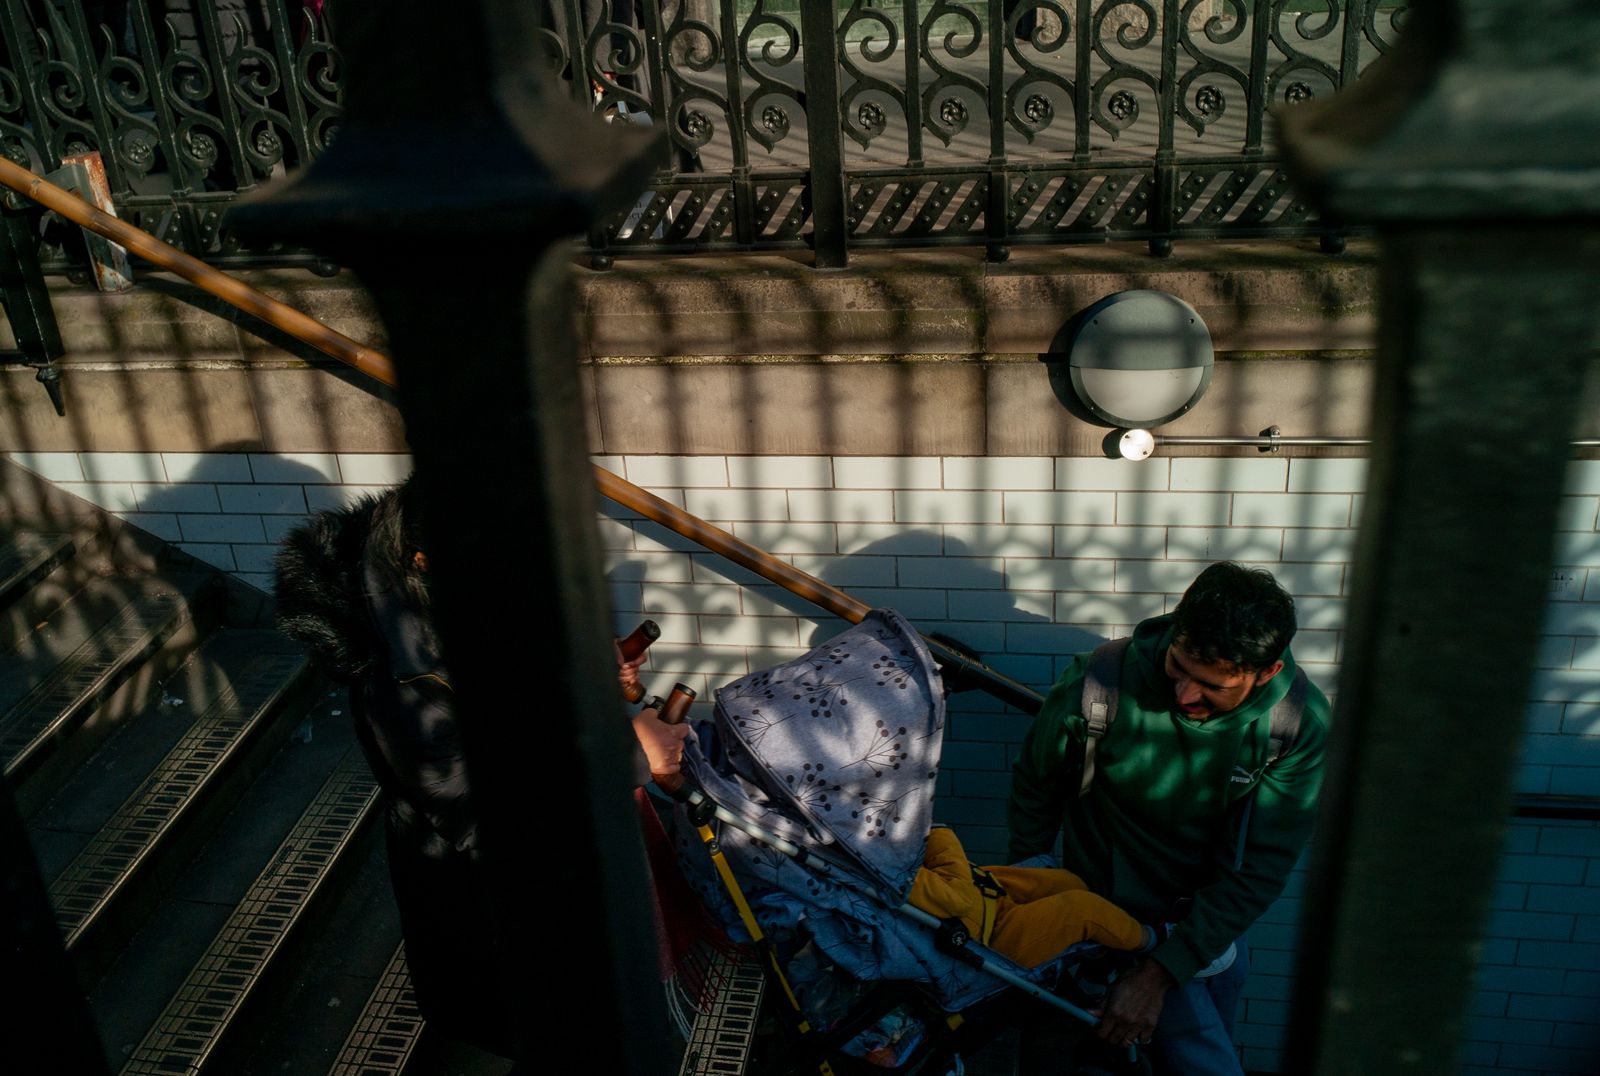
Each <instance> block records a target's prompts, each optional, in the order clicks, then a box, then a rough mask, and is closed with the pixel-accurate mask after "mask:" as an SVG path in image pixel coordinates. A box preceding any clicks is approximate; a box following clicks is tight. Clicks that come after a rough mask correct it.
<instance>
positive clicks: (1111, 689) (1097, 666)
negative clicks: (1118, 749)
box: [1078, 637, 1133, 796]
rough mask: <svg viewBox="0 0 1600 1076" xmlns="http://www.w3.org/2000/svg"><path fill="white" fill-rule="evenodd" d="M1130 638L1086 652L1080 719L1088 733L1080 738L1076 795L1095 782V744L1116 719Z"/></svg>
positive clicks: (1087, 789) (1081, 793)
mask: <svg viewBox="0 0 1600 1076" xmlns="http://www.w3.org/2000/svg"><path fill="white" fill-rule="evenodd" d="M1132 642H1133V639H1132V637H1128V638H1123V639H1112V640H1111V641H1110V642H1108V643H1101V644H1100V645H1099V646H1097V647H1095V648H1094V652H1093V653H1091V654H1090V655H1089V661H1088V664H1087V666H1086V667H1085V669H1084V673H1083V720H1084V721H1085V722H1086V723H1087V725H1088V735H1086V736H1085V737H1084V740H1083V765H1082V766H1081V767H1080V772H1081V773H1082V775H1083V777H1082V780H1081V781H1080V782H1079V784H1078V795H1080V796H1081V795H1083V794H1084V793H1085V792H1088V791H1089V785H1090V784H1091V783H1093V781H1094V745H1095V742H1096V741H1097V740H1099V739H1100V737H1102V736H1104V735H1105V734H1106V733H1107V732H1110V731H1111V723H1112V722H1113V721H1115V720H1116V719H1117V704H1118V702H1119V701H1120V695H1121V686H1122V656H1123V655H1124V654H1126V653H1127V652H1128V645H1129V644H1130V643H1132Z"/></svg>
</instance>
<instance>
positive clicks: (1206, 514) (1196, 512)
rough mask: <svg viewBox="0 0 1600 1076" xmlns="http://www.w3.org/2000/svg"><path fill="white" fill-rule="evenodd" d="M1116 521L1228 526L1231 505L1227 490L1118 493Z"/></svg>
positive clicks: (1176, 525) (1165, 524) (1179, 525)
mask: <svg viewBox="0 0 1600 1076" xmlns="http://www.w3.org/2000/svg"><path fill="white" fill-rule="evenodd" d="M1116 496H1117V522H1118V523H1130V524H1134V525H1143V526H1163V527H1165V526H1172V527H1210V526H1218V525H1221V526H1226V525H1227V523H1228V515H1229V512H1230V510H1231V507H1232V503H1233V501H1232V496H1233V495H1232V494H1227V493H1119V494H1117V495H1116Z"/></svg>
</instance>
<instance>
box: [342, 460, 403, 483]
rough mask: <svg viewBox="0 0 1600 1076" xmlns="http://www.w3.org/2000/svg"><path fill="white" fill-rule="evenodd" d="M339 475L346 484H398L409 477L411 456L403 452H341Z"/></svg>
mask: <svg viewBox="0 0 1600 1076" xmlns="http://www.w3.org/2000/svg"><path fill="white" fill-rule="evenodd" d="M339 477H340V480H341V481H343V482H345V483H346V484H347V485H357V486H398V485H399V484H400V483H402V482H404V481H405V480H406V479H408V478H410V477H411V457H410V455H408V454H407V453H404V452H341V453H339Z"/></svg>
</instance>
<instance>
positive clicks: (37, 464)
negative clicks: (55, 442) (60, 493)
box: [6, 452, 83, 482]
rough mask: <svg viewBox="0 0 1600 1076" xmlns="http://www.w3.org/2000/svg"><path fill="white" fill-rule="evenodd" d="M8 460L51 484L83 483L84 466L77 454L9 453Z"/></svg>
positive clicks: (7, 454)
mask: <svg viewBox="0 0 1600 1076" xmlns="http://www.w3.org/2000/svg"><path fill="white" fill-rule="evenodd" d="M6 458H7V459H9V460H10V461H11V462H12V463H15V464H16V465H17V466H19V467H26V468H27V469H28V470H30V471H32V472H33V473H34V474H36V475H38V476H39V477H40V478H43V479H46V480H48V481H51V482H81V481H83V465H82V464H80V463H79V462H78V454H77V453H76V452H8V453H6Z"/></svg>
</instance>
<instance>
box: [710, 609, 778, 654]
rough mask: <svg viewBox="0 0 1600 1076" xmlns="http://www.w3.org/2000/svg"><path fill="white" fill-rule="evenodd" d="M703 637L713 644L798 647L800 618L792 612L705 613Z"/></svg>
mask: <svg viewBox="0 0 1600 1076" xmlns="http://www.w3.org/2000/svg"><path fill="white" fill-rule="evenodd" d="M699 621H700V639H701V641H702V642H704V643H706V644H710V645H721V646H763V647H795V646H799V645H800V629H799V622H798V621H797V620H796V619H795V618H794V617H789V616H702V617H700V618H699Z"/></svg>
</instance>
